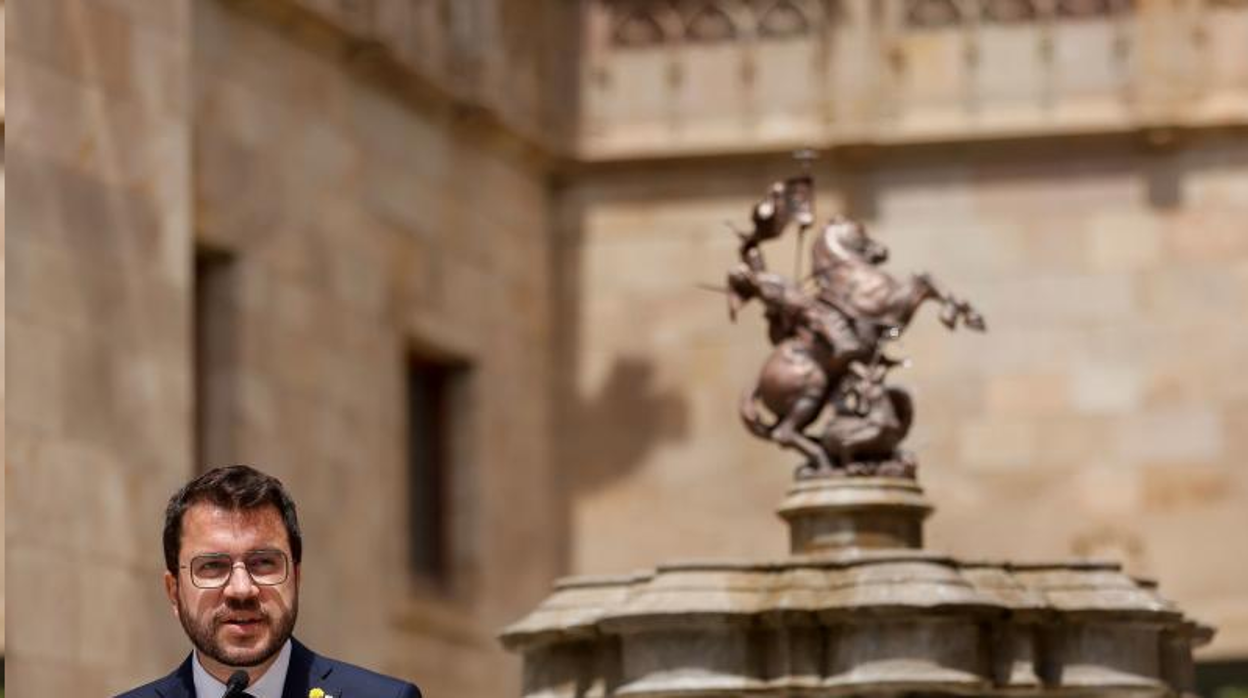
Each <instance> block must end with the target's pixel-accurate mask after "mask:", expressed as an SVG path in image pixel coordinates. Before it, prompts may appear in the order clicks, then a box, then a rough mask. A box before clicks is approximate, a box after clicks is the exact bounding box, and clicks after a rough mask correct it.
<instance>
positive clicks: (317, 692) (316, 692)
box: [308, 688, 325, 698]
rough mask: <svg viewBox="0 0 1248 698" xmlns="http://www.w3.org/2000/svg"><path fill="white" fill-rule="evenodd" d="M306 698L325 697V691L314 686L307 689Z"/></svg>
mask: <svg viewBox="0 0 1248 698" xmlns="http://www.w3.org/2000/svg"><path fill="white" fill-rule="evenodd" d="M308 698H325V691H322V690H321V689H319V688H314V689H312V690H311V691H308Z"/></svg>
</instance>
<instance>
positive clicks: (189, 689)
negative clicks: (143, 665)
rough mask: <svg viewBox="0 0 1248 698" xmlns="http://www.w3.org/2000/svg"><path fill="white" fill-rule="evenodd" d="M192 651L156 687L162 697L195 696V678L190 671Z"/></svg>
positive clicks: (193, 697) (181, 697)
mask: <svg viewBox="0 0 1248 698" xmlns="http://www.w3.org/2000/svg"><path fill="white" fill-rule="evenodd" d="M193 656H195V655H194V653H193V652H192V653H191V654H190V655H189V656H187V658H186V661H184V662H182V665H181V666H179V667H178V668H177V669H176V670H175V671H174V672H173V673H172V674H170V675H169V676H167V677H166V678H165V680H164V681H162V682H161V683H160V685H159V686H157V687H156V692H157V693H159V694H160V695H161V696H162V698H195V678H194V676H193V675H192V673H191V657H193Z"/></svg>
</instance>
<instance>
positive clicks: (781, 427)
mask: <svg viewBox="0 0 1248 698" xmlns="http://www.w3.org/2000/svg"><path fill="white" fill-rule="evenodd" d="M822 398H823V396H822V395H802V396H801V397H799V398H797V400H796V401H795V402H794V403H793V407H792V409H790V410H789V411H788V413H787V414H785V415H784V418H783V419H781V420H780V421H779V422H777V423H776V426H775V427H774V428H772V430H771V440H772V441H775V442H776V443H778V444H780V445H781V446H783V447H785V448H791V449H793V450H795V451H799V452H801V453H802V455H804V456H806V457H807V458H809V459H810V462H811V463H813V464H814V466H815V470H816V471H818V472H829V471H831V470H832V461H831V459H829V458H828V454H827V453H826V452H825V451H824V450H823V447H821V446H820V445H819V444H818V443H817V442H816V441H814V440H813V439H811V438H810V437H808V436H806V435H805V434H803V433H802V430H803V429H805V428H806V426H807V425H809V424H810V423H811V422H813V421H815V418H816V417H818V416H819V412H820V411H821V410H822V409H823V399H822Z"/></svg>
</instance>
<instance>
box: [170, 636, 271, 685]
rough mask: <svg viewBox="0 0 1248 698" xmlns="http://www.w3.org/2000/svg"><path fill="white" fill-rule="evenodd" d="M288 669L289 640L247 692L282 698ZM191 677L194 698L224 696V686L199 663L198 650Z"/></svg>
mask: <svg viewBox="0 0 1248 698" xmlns="http://www.w3.org/2000/svg"><path fill="white" fill-rule="evenodd" d="M289 668H290V640H289V639H287V640H286V644H284V645H282V649H281V650H280V651H279V652H278V653H277V660H276V661H274V662H273V663H272V664H270V665H269V668H268V670H266V671H265V672H264V674H262V675H261V676H260V678H258V679H256V681H255V683H253V684H251V685H250V686H248V687H247V689H246V690H247V692H248V693H250V694H251V695H253V696H255V697H256V698H282V689H283V688H285V687H286V670H287V669H289ZM191 675H192V676H193V677H194V678H195V697H196V698H222V696H224V695H225V688H226V686H225V684H223V683H221V682H220V681H218V680H217V679H216V678H215V677H214V676H213V675H212V674H209V673H208V670H207V669H205V668H204V665H203V664H200V663H199V650H195V661H193V662H191Z"/></svg>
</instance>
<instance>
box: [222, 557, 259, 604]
mask: <svg viewBox="0 0 1248 698" xmlns="http://www.w3.org/2000/svg"><path fill="white" fill-rule="evenodd" d="M259 591H260V589H259V587H257V586H256V583H255V582H254V581H252V579H251V573H250V572H248V571H247V566H246V565H244V564H243V563H241V562H236V563H234V568H233V569H231V570H230V578H229V580H228V581H227V582H226V583H225V594H226V596H232V597H235V598H247V597H250V596H255V595H256V594H257V593H258V592H259Z"/></svg>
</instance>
